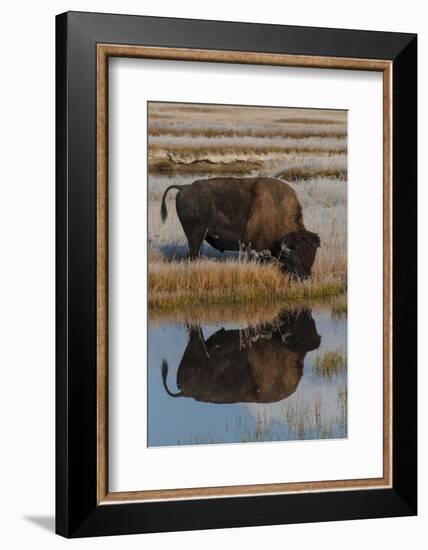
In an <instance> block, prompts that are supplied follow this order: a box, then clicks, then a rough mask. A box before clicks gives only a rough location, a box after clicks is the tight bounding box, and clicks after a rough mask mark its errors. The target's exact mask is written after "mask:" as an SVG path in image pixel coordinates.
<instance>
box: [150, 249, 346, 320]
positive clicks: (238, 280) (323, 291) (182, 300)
mask: <svg viewBox="0 0 428 550" xmlns="http://www.w3.org/2000/svg"><path fill="white" fill-rule="evenodd" d="M148 290H149V306H150V307H152V308H160V309H162V308H173V307H177V306H183V305H186V304H187V305H189V304H198V303H201V302H203V303H204V304H222V303H235V304H236V303H243V302H257V301H269V300H272V301H278V300H287V299H288V300H290V299H291V300H295V299H299V300H305V299H311V298H322V297H329V296H336V295H339V294H342V293H344V292H345V291H346V279H345V278H344V277H343V276H341V275H340V274H333V273H330V274H328V275H324V276H323V275H321V274H319V273H317V272H314V274H313V276H312V278H311V279H310V280H308V281H298V280H294V279H291V278H290V277H288V276H287V275H286V274H284V273H283V272H281V270H280V269H279V267H278V266H277V265H276V264H259V263H256V262H252V261H246V262H243V261H234V260H229V261H217V260H214V259H201V260H198V261H194V262H190V261H188V260H182V261H179V262H167V261H163V260H162V259H159V258H158V259H154V258H152V259H151V260H150V262H149V280H148Z"/></svg>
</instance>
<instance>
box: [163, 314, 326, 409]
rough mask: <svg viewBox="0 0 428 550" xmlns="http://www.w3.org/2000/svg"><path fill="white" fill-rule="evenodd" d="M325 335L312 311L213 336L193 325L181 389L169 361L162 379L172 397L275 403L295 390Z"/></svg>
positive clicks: (181, 367)
mask: <svg viewBox="0 0 428 550" xmlns="http://www.w3.org/2000/svg"><path fill="white" fill-rule="evenodd" d="M320 342H321V337H320V336H319V334H318V333H317V330H316V326H315V321H314V320H313V318H312V315H311V313H310V312H309V311H306V310H303V311H299V312H298V311H283V312H282V313H281V315H280V316H279V317H278V318H277V319H276V320H275V322H274V323H272V324H267V325H264V326H262V327H258V328H257V329H254V328H253V329H251V328H248V329H241V330H225V329H224V328H222V329H221V330H218V331H217V332H216V333H215V334H213V335H211V336H210V337H209V338H208V339H207V340H205V339H204V336H203V333H202V330H201V328H200V327H194V326H193V327H189V343H188V344H187V347H186V350H185V352H184V354H183V357H182V359H181V362H180V365H179V367H178V371H177V387H178V390H179V391H178V392H173V391H171V390H170V389H169V388H168V385H167V376H168V363H167V362H166V361H165V360H164V361H163V363H162V379H163V384H164V387H165V390H166V391H167V393H168V394H169V395H170V396H171V397H181V396H183V397H192V398H193V399H195V400H196V401H203V402H207V403H273V402H276V401H281V400H282V399H285V398H287V397H289V396H290V395H291V394H293V393H294V392H295V391H296V389H297V386H298V384H299V382H300V379H301V377H302V374H303V361H304V358H305V355H306V353H307V352H308V351H311V350H314V349H316V348H318V346H319V345H320Z"/></svg>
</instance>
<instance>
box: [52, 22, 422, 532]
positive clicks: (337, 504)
mask: <svg viewBox="0 0 428 550" xmlns="http://www.w3.org/2000/svg"><path fill="white" fill-rule="evenodd" d="M99 43H104V44H124V45H147V46H163V47H174V48H196V49H204V50H210V49H213V50H226V51H229V50H231V51H252V52H261V53H282V54H292V55H305V56H321V57H322V56H334V57H346V58H356V59H373V60H379V59H380V60H390V61H391V62H392V78H393V83H392V89H393V98H394V99H393V111H392V113H393V115H392V135H393V140H392V148H393V163H392V174H393V195H392V201H393V209H392V213H393V232H392V248H393V254H392V258H393V263H392V266H393V268H392V276H393V309H392V331H393V339H392V346H393V353H392V357H393V377H392V380H393V385H392V399H393V456H392V460H393V482H392V487H391V488H385V489H361V490H338V491H328V492H327V491H326V492H312V493H311V492H308V493H304V494H301V493H296V494H277V495H270V496H246V497H232V498H228V497H227V498H201V499H192V500H182V501H177V500H169V501H161V502H140V503H138V502H130V503H121V504H114V503H110V504H109V505H107V506H100V505H97V421H96V414H97V376H96V355H97V350H96V329H97V317H96V271H97V257H96V231H97V230H96V171H97V149H96V145H97V144H96V135H97V132H96V124H97V120H96V73H97V66H96V46H97V44H99ZM56 98H57V100H56V532H57V533H58V534H60V535H62V536H65V537H86V536H98V535H114V534H126V533H148V532H161V531H178V530H194V529H209V528H226V527H240V526H255V525H273V524H284V523H302V522H320V521H335V520H345V519H362V518H374V517H393V516H409V515H415V514H416V513H417V399H416V397H417V369H416V365H417V342H416V338H417V336H416V334H417V332H416V328H417V294H416V292H417V291H416V283H417V260H416V251H417V233H416V224H417V189H416V180H417V168H416V167H417V103H416V100H417V36H416V35H414V34H404V33H386V32H372V31H354V30H342V29H326V28H309V27H292V26H280V25H264V24H263V25H262V24H248V23H234V22H219V21H202V20H189V19H172V18H171V19H170V18H157V17H142V16H124V15H111V14H96V13H80V12H68V13H64V14H61V15H58V16H57V18H56Z"/></svg>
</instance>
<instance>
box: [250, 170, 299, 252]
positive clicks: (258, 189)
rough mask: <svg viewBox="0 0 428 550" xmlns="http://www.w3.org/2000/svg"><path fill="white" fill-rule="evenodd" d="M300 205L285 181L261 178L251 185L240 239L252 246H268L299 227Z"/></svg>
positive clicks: (256, 247)
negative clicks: (249, 199) (250, 195)
mask: <svg viewBox="0 0 428 550" xmlns="http://www.w3.org/2000/svg"><path fill="white" fill-rule="evenodd" d="M303 228H304V227H303V220H302V209H301V206H300V203H299V200H298V198H297V195H296V193H295V191H294V189H292V187H290V186H289V185H288V184H287V183H285V182H283V181H280V180H277V179H273V178H261V179H259V180H257V181H256V183H255V184H254V185H253V188H252V200H251V207H250V213H249V216H248V222H247V225H246V228H245V231H244V242H245V243H246V244H251V246H252V247H254V248H255V249H256V250H264V249H269V248H270V247H271V246H272V243H274V242H275V241H276V240H277V239H279V238H281V237H282V236H284V235H286V234H287V233H290V232H292V231H299V230H301V229H303Z"/></svg>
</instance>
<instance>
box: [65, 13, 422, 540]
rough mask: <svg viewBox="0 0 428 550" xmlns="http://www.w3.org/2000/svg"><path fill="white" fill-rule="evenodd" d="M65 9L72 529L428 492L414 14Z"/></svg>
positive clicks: (132, 529)
mask: <svg viewBox="0 0 428 550" xmlns="http://www.w3.org/2000/svg"><path fill="white" fill-rule="evenodd" d="M56 25H57V30H56V36H57V39H56V40H57V42H56V51H57V58H56V71H57V72H56V74H57V76H56V79H57V80H56V92H57V103H56V117H57V118H56V120H57V125H56V128H57V141H56V144H57V149H56V158H57V173H56V179H57V205H56V207H57V227H56V237H57V276H56V283H57V371H56V395H57V401H56V403H57V405H56V407H57V408H56V441H57V443H56V445H57V447H56V453H57V454H56V462H57V470H56V472H57V473H56V487H57V493H56V522H57V523H56V525H57V532H58V533H59V534H60V535H63V536H65V537H84V536H96V535H114V534H126V533H145V532H158V531H177V530H189V529H208V528H220V527H238V526H251V525H268V524H279V523H297V522H314V521H332V520H344V519H360V518H373V517H392V516H405V515H414V514H416V510H417V471H416V470H417V468H416V466H417V465H416V457H417V452H416V451H417V448H416V444H417V443H416V433H417V424H416V395H417V392H416V305H417V300H416V176H417V174H416V151H417V147H416V138H417V135H416V134H417V132H416V127H417V123H416V120H417V119H416V116H417V113H416V89H417V86H416V84H417V81H416V66H417V63H416V60H417V57H416V56H417V38H416V35H413V34H401V33H384V32H372V31H354V30H340V29H323V28H307V27H288V26H278V25H258V24H246V23H245V24H244V23H231V22H218V21H199V20H198V21H197V20H184V19H168V18H154V17H140V16H123V15H109V14H94V13H77V12H69V13H65V14H61V15H59V16H57V20H56Z"/></svg>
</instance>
